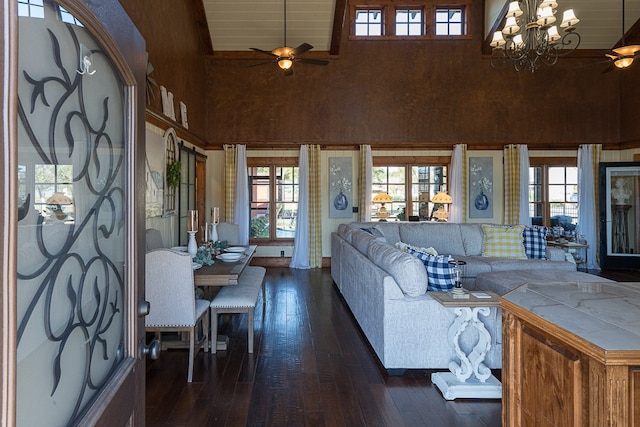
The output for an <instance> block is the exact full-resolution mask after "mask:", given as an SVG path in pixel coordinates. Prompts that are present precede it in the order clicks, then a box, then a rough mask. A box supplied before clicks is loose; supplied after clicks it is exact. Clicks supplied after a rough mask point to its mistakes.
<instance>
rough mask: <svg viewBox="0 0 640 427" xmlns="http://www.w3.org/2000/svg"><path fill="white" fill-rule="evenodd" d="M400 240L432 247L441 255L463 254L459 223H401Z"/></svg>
mask: <svg viewBox="0 0 640 427" xmlns="http://www.w3.org/2000/svg"><path fill="white" fill-rule="evenodd" d="M399 229H400V240H401V241H403V242H404V243H408V244H410V245H413V246H418V247H425V248H428V247H433V248H434V249H435V250H436V251H438V253H439V254H443V255H454V256H455V255H465V250H464V244H463V243H462V234H461V233H460V225H459V224H453V223H429V222H418V223H402V224H400V227H399Z"/></svg>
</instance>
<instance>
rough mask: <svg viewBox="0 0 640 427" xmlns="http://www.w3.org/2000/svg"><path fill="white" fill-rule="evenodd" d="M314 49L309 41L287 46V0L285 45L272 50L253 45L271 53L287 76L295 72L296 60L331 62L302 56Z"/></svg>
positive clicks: (257, 50) (314, 63)
mask: <svg viewBox="0 0 640 427" xmlns="http://www.w3.org/2000/svg"><path fill="white" fill-rule="evenodd" d="M311 49H313V46H311V45H310V44H309V43H302V44H301V45H300V46H298V47H296V48H292V47H288V46H287V0H284V46H283V47H277V48H275V49H273V50H272V51H270V52H269V51H267V50H262V49H258V48H255V47H252V48H251V50H253V51H256V52H260V53H264V54H265V55H269V56H271V57H273V59H274V60H275V62H276V64H278V67H280V68H281V69H282V70H283V71H284V75H285V76H290V75H292V74H293V63H294V62H302V63H304V64H313V65H327V64H328V63H329V61H328V60H326V59H311V58H301V57H300V56H301V55H302V54H304V53H306V52H308V51H310V50H311ZM271 62H272V61H268V62H261V63H259V64H255V65H252V67H255V66H258V65H262V64H270V63H271Z"/></svg>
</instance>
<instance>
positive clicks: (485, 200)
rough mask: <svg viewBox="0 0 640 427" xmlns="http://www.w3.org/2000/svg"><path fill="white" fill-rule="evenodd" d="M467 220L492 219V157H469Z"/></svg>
mask: <svg viewBox="0 0 640 427" xmlns="http://www.w3.org/2000/svg"><path fill="white" fill-rule="evenodd" d="M469 218H493V157H469Z"/></svg>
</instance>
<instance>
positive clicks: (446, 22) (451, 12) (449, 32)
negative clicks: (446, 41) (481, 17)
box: [436, 7, 464, 36]
mask: <svg viewBox="0 0 640 427" xmlns="http://www.w3.org/2000/svg"><path fill="white" fill-rule="evenodd" d="M462 34H464V10H463V9H462V8H460V7H457V8H438V9H436V35H437V36H461V35H462Z"/></svg>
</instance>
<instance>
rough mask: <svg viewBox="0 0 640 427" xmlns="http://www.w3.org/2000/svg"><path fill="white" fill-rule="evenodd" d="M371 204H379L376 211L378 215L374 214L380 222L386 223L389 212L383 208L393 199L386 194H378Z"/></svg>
mask: <svg viewBox="0 0 640 427" xmlns="http://www.w3.org/2000/svg"><path fill="white" fill-rule="evenodd" d="M371 201H372V202H373V203H380V209H378V213H377V214H376V215H377V217H378V219H379V220H380V221H386V220H387V218H389V212H388V211H387V209H386V208H385V207H384V204H385V203H391V202H393V199H392V198H391V196H390V195H388V194H387V193H384V192H383V193H378V194H376V195H375V197H374V198H373V199H372V200H371Z"/></svg>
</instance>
